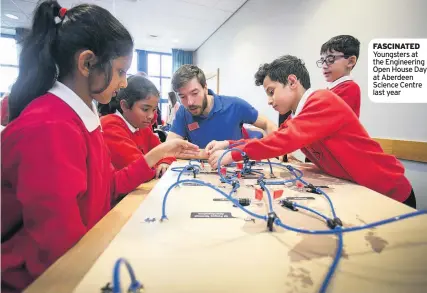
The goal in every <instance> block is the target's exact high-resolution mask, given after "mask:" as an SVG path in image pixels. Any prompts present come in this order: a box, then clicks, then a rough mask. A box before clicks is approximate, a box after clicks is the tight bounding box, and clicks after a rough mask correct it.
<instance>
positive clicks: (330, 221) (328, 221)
mask: <svg viewBox="0 0 427 293" xmlns="http://www.w3.org/2000/svg"><path fill="white" fill-rule="evenodd" d="M326 224H328V227H329V228H330V229H335V227H336V226H337V224H336V223H335V221H334V220H333V219H328V220H327V221H326Z"/></svg>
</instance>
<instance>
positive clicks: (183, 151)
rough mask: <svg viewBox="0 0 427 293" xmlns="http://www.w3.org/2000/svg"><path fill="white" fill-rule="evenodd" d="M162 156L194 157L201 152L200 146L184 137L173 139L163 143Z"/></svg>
mask: <svg viewBox="0 0 427 293" xmlns="http://www.w3.org/2000/svg"><path fill="white" fill-rule="evenodd" d="M161 146H162V151H163V152H164V153H163V155H162V157H163V158H164V157H186V156H189V157H192V156H197V155H198V154H199V147H198V146H197V145H194V144H192V143H190V142H188V141H185V140H182V139H172V140H170V141H167V142H164V143H162V144H161Z"/></svg>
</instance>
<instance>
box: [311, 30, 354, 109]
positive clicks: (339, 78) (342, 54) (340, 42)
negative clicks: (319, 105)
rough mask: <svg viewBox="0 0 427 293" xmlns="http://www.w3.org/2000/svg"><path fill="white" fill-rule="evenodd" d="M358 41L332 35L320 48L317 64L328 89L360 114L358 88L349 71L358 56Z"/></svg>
mask: <svg viewBox="0 0 427 293" xmlns="http://www.w3.org/2000/svg"><path fill="white" fill-rule="evenodd" d="M359 48H360V42H359V41H358V40H357V39H356V38H354V37H352V36H349V35H340V36H336V37H333V38H332V39H330V40H329V41H327V42H326V43H324V44H323V45H322V47H321V49H320V54H321V58H320V60H319V61H317V66H318V67H319V68H322V71H323V76H324V77H325V79H326V81H327V82H329V85H328V89H329V90H331V91H332V92H334V93H335V94H337V95H338V96H339V97H341V98H342V99H343V100H344V101H345V102H346V103H347V104H348V105H349V106H350V108H351V109H353V112H354V113H355V114H356V116H357V117H359V116H360V88H359V86H358V84H357V83H355V82H354V81H353V79H352V78H351V76H350V72H351V71H352V70H353V68H354V66H355V65H356V62H357V60H358V58H359Z"/></svg>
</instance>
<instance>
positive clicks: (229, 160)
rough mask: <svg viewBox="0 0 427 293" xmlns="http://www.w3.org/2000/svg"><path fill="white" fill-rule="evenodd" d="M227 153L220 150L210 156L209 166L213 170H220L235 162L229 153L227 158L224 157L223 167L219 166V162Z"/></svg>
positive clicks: (222, 160)
mask: <svg viewBox="0 0 427 293" xmlns="http://www.w3.org/2000/svg"><path fill="white" fill-rule="evenodd" d="M225 152H226V151H222V150H220V151H216V152H214V153H212V154H211V155H210V156H209V159H208V162H209V165H211V167H212V168H213V169H216V168H220V167H221V166H224V165H228V164H230V163H232V162H233V158H232V157H231V152H228V153H227V154H226V155H225V156H223V157H222V159H221V166H218V160H219V158H221V156H222V155H223V154H224V153H225Z"/></svg>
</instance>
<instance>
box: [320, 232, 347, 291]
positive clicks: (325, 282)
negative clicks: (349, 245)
mask: <svg viewBox="0 0 427 293" xmlns="http://www.w3.org/2000/svg"><path fill="white" fill-rule="evenodd" d="M335 229H336V230H337V231H338V232H337V235H338V247H337V252H336V253H335V257H334V261H333V262H332V265H331V266H330V267H329V270H328V273H327V274H326V277H325V279H324V280H323V283H322V286H321V287H320V291H319V292H320V293H325V292H326V289H327V288H328V285H329V282H330V281H331V278H332V276H333V275H334V273H335V270H336V269H337V266H338V263H339V261H340V260H341V255H342V250H343V246H344V244H343V237H342V232H341V231H340V230H341V227H339V226H338V227H336V228H335Z"/></svg>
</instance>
